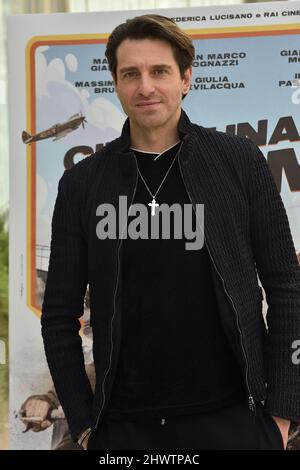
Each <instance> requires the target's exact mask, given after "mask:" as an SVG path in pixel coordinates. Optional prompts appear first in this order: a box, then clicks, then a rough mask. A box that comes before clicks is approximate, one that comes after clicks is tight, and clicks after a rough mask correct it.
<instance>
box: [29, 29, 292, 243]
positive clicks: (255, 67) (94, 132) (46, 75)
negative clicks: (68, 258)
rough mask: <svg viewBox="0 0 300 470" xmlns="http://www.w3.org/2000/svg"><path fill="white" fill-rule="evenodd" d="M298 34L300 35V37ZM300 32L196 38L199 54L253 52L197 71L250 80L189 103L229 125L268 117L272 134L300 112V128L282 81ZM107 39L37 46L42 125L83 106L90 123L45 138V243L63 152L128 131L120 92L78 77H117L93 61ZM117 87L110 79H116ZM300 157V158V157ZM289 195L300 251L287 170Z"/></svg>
mask: <svg viewBox="0 0 300 470" xmlns="http://www.w3.org/2000/svg"><path fill="white" fill-rule="evenodd" d="M297 39H298V38H297ZM296 42H297V41H296V36H294V35H286V36H270V37H268V36H256V37H243V38H226V39H225V38H223V39H209V40H208V39H204V40H196V41H195V47H196V53H197V54H203V56H204V57H203V60H206V59H207V57H206V54H207V53H218V52H219V53H221V54H224V53H225V52H244V53H246V58H244V59H240V60H239V65H238V66H223V67H221V66H216V67H203V66H202V67H201V68H200V67H195V68H194V70H193V76H194V83H195V81H196V79H197V77H201V78H203V77H216V79H218V77H224V76H226V77H228V80H229V82H232V83H240V82H243V83H244V84H245V88H240V89H220V90H198V91H197V90H195V89H192V90H191V91H190V94H189V96H188V97H187V98H186V99H185V100H184V102H183V107H184V109H185V110H186V111H187V112H188V114H189V116H190V118H191V120H192V121H194V122H197V123H199V124H201V125H204V126H207V127H215V126H216V127H217V129H218V130H221V131H224V130H225V127H226V125H228V124H236V123H239V122H249V123H250V124H251V125H252V126H253V127H254V128H256V127H257V122H258V120H262V119H267V120H268V139H270V137H271V135H272V133H273V131H274V127H275V126H276V124H277V122H278V119H279V118H281V117H284V116H292V117H293V119H294V121H295V123H296V125H297V128H298V129H300V104H298V105H297V104H295V103H293V102H292V93H293V92H294V91H295V90H294V89H293V88H291V87H279V86H278V82H279V80H291V79H293V78H294V74H295V73H297V72H298V73H299V72H300V65H297V64H288V59H287V57H283V56H281V55H280V51H282V50H284V49H286V50H289V49H292V50H293V49H295V48H296ZM104 50H105V45H103V44H94V45H91V44H89V45H84V44H81V45H72V46H64V45H61V46H59V45H58V46H50V47H39V48H38V49H37V51H36V75H37V90H36V91H37V131H40V130H43V129H45V128H47V127H49V126H51V125H53V124H56V123H58V122H64V121H65V120H67V119H68V118H69V117H70V116H71V115H73V114H75V113H80V112H82V113H83V114H84V115H85V116H86V117H87V121H88V123H87V124H86V128H85V130H84V129H83V128H82V127H80V128H79V129H77V130H75V131H74V132H72V133H70V134H69V135H68V136H66V137H65V138H63V139H61V140H58V141H55V142H53V141H52V140H50V139H48V140H45V141H41V142H38V143H37V173H38V178H37V181H38V191H37V214H38V225H37V241H38V243H42V244H47V245H49V243H50V224H51V216H52V211H53V206H54V202H55V197H56V192H57V183H58V180H59V178H60V176H61V175H62V173H63V171H64V167H63V157H64V155H65V153H66V152H67V151H68V150H69V149H70V148H71V147H74V146H77V145H88V146H90V147H92V148H95V146H96V144H97V143H104V142H108V141H110V140H112V139H114V138H115V137H117V136H118V135H119V133H120V130H121V127H122V124H123V122H124V119H125V115H124V113H123V111H122V109H121V106H120V103H119V101H118V99H117V97H116V95H115V94H114V93H109V94H95V93H94V91H93V88H92V87H90V88H88V87H87V88H76V87H75V86H74V84H75V82H76V81H84V82H85V81H88V82H91V81H93V80H96V81H98V80H102V81H111V80H112V79H111V75H110V73H109V72H108V71H103V70H102V71H97V72H93V71H92V70H91V65H92V63H93V59H94V58H96V59H99V58H100V59H104ZM108 86H109V85H108ZM291 147H293V148H294V149H295V151H296V154H298V155H300V143H299V142H297V143H295V142H294V143H290V142H282V143H279V144H278V145H277V146H274V145H273V146H268V145H267V146H263V147H261V150H262V151H263V152H264V154H265V155H267V152H268V150H274V149H275V148H276V149H279V148H291ZM298 161H299V157H298ZM282 183H283V184H282V192H281V195H282V198H283V201H284V203H285V206H286V208H287V212H288V216H289V220H290V224H291V229H292V233H293V237H294V241H295V244H296V249H297V251H300V217H299V212H300V211H299V209H300V192H294V193H293V192H291V191H290V188H289V186H288V182H287V179H286V178H285V175H283V182H282Z"/></svg>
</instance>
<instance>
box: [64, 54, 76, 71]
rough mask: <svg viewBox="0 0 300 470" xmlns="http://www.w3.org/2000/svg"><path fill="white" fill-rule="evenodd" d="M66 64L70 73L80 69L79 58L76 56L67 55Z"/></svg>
mask: <svg viewBox="0 0 300 470" xmlns="http://www.w3.org/2000/svg"><path fill="white" fill-rule="evenodd" d="M65 62H66V65H67V67H68V69H69V70H70V72H76V71H77V69H78V61H77V57H76V56H75V55H74V54H67V55H66V57H65Z"/></svg>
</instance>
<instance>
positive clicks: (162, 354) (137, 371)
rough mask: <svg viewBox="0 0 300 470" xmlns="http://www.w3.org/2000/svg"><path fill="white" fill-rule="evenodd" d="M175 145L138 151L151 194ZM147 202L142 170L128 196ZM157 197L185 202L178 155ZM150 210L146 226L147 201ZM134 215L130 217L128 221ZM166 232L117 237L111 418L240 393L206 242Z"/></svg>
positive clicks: (203, 406)
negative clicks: (117, 344)
mask: <svg viewBox="0 0 300 470" xmlns="http://www.w3.org/2000/svg"><path fill="white" fill-rule="evenodd" d="M179 145H180V144H177V145H175V146H174V147H173V148H171V149H169V150H168V151H166V152H164V153H163V154H161V155H160V156H159V157H158V158H156V156H157V154H149V153H143V152H139V151H135V155H136V158H137V163H138V167H139V170H140V172H141V174H142V176H143V177H144V180H145V182H146V183H147V185H148V187H149V189H150V191H151V193H152V194H154V193H155V192H156V190H157V188H158V187H159V185H160V183H161V181H162V180H163V178H164V176H165V174H166V172H167V170H168V169H169V168H170V165H171V163H172V162H173V159H174V157H175V155H176V153H177V151H178V149H179ZM155 158H156V160H155ZM151 201H152V196H151V195H150V194H149V192H148V191H147V189H146V187H145V184H144V183H143V181H142V179H141V178H140V177H139V180H138V185H137V189H136V194H135V198H134V201H133V202H134V203H142V204H145V205H146V206H147V207H148V204H149V203H150V202H151ZM156 201H157V203H159V204H162V203H166V204H168V205H170V206H171V205H172V204H174V203H178V204H180V205H181V206H182V207H183V205H184V204H190V200H189V198H188V195H187V192H186V190H185V187H184V183H183V180H182V177H181V173H180V169H179V164H178V158H176V159H175V162H174V164H173V166H172V169H171V171H170V172H169V174H168V176H167V178H166V180H165V182H164V184H163V185H162V187H161V189H160V190H159V192H158V193H157V196H156ZM148 211H149V217H148V220H149V227H150V223H151V217H152V216H151V208H150V207H149V208H148ZM192 214H193V216H192V220H193V225H192V229H193V230H194V231H195V228H196V218H195V213H194V211H192ZM135 217H136V216H134V215H131V216H129V219H128V224H130V221H131V220H133V219H134V218H135ZM173 222H174V220H173ZM150 233H151V232H150V228H149V234H150ZM171 234H173V238H171V239H162V238H161V233H160V238H159V239H151V238H150V235H149V238H148V239H136V240H133V239H131V238H127V239H124V240H123V241H122V243H123V246H122V340H121V349H120V354H119V360H118V365H117V372H116V376H115V380H114V384H113V388H112V393H111V396H110V399H109V402H108V406H107V410H106V414H107V415H108V416H111V417H114V418H120V419H125V418H126V417H128V418H134V417H140V416H152V417H155V416H168V415H178V414H190V413H195V412H204V411H210V410H215V409H217V408H220V407H223V406H227V405H229V404H231V403H233V402H234V401H235V400H236V399H237V398H239V397H241V396H242V394H244V393H245V391H244V390H245V388H244V384H243V379H242V372H241V369H240V367H239V365H238V363H237V360H236V358H235V356H234V355H233V352H232V350H231V348H230V345H229V343H228V340H227V338H226V337H225V334H224V332H223V329H222V325H221V323H220V318H219V312H218V306H217V301H216V297H215V293H214V288H213V284H212V278H211V269H212V268H211V261H210V257H209V254H208V252H207V249H206V246H205V244H204V245H203V247H202V248H201V249H198V250H186V249H185V242H186V241H191V240H186V239H185V238H184V237H183V238H182V239H175V238H174V233H172V231H171Z"/></svg>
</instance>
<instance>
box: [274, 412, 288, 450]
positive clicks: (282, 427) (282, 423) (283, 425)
mask: <svg viewBox="0 0 300 470" xmlns="http://www.w3.org/2000/svg"><path fill="white" fill-rule="evenodd" d="M272 418H273V419H274V421H275V423H276V424H277V426H278V427H279V431H280V432H281V436H282V441H283V446H284V449H286V446H287V441H288V436H289V428H290V424H291V422H290V420H289V419H283V418H279V416H272Z"/></svg>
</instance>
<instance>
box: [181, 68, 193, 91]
mask: <svg viewBox="0 0 300 470" xmlns="http://www.w3.org/2000/svg"><path fill="white" fill-rule="evenodd" d="M192 69H193V68H192V66H190V67H188V68H187V69H186V70H185V72H184V76H183V79H182V94H183V95H187V94H188V92H189V90H190V86H191V82H192Z"/></svg>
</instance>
